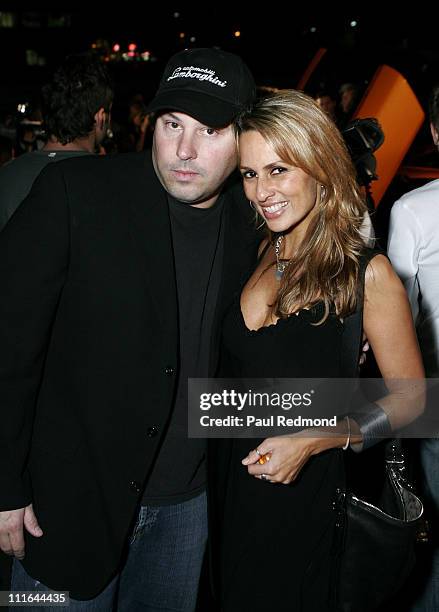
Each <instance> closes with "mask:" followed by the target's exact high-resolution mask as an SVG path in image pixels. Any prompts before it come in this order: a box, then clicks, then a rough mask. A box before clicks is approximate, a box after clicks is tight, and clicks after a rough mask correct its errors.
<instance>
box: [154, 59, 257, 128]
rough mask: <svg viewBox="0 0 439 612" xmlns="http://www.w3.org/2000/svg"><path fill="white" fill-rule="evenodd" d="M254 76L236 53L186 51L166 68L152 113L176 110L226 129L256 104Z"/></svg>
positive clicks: (172, 60) (210, 124) (212, 125)
mask: <svg viewBox="0 0 439 612" xmlns="http://www.w3.org/2000/svg"><path fill="white" fill-rule="evenodd" d="M255 95H256V85H255V81H254V79H253V76H252V74H251V72H250V70H249V69H248V67H247V66H246V64H245V63H244V62H243V61H242V59H241V58H240V57H239V56H238V55H235V54H233V53H228V52H227V51H221V50H219V49H208V48H206V49H185V50H184V51H180V52H179V53H176V54H175V55H173V56H172V57H171V59H170V60H169V62H168V63H167V65H166V68H165V70H164V73H163V76H162V78H161V81H160V85H159V88H158V90H157V92H156V95H155V98H153V100H152V101H151V102H150V103H149V105H148V107H147V110H148V112H159V111H165V110H169V111H171V110H174V111H178V112H181V113H186V114H187V115H190V116H191V117H193V118H194V119H197V121H200V122H201V123H204V124H205V125H208V126H211V127H222V126H224V125H228V124H229V123H231V122H232V121H233V120H234V119H235V117H236V116H237V115H238V114H239V113H240V112H241V111H243V110H245V109H246V108H248V107H249V106H250V105H251V103H252V102H253V101H254V98H255Z"/></svg>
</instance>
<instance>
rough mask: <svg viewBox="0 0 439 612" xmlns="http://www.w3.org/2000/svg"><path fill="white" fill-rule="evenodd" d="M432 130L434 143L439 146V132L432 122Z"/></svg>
mask: <svg viewBox="0 0 439 612" xmlns="http://www.w3.org/2000/svg"><path fill="white" fill-rule="evenodd" d="M430 131H431V135H432V137H433V142H434V144H435V145H436V146H439V132H438V131H437V128H436V127H435V126H434V125H433V124H432V123H430Z"/></svg>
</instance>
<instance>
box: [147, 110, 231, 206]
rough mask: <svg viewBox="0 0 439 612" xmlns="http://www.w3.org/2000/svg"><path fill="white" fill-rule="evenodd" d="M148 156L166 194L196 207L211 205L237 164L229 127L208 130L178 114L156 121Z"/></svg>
mask: <svg viewBox="0 0 439 612" xmlns="http://www.w3.org/2000/svg"><path fill="white" fill-rule="evenodd" d="M152 157H153V163H154V168H155V171H156V173H157V176H158V177H159V179H160V182H161V183H162V185H163V187H164V188H165V189H166V191H167V192H168V193H169V194H170V195H172V196H173V197H174V198H176V199H177V200H180V201H181V202H186V203H187V204H191V205H193V206H197V207H198V208H208V207H209V206H212V204H214V202H215V200H216V199H217V197H218V194H219V192H220V191H221V187H222V186H223V184H224V181H225V180H226V179H227V177H228V176H229V175H230V174H231V173H232V172H233V170H234V169H235V167H236V165H237V161H238V160H237V151H236V143H235V137H234V133H233V129H232V126H231V125H228V126H227V127H224V128H211V127H209V126H206V125H203V124H202V123H200V122H199V121H197V120H196V119H194V118H193V117H190V116H189V115H186V114H184V113H178V112H168V113H165V114H163V115H161V116H160V117H159V118H158V119H157V121H156V125H155V130H154V141H153V147H152Z"/></svg>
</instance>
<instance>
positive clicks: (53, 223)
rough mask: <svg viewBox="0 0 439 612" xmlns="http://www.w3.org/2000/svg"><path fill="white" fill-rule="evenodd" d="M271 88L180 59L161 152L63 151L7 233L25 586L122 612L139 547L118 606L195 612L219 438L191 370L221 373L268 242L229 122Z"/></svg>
mask: <svg viewBox="0 0 439 612" xmlns="http://www.w3.org/2000/svg"><path fill="white" fill-rule="evenodd" d="M254 92H255V86H254V81H253V78H252V76H251V74H250V72H249V70H248V68H247V67H246V66H245V65H244V63H243V62H242V60H241V59H240V58H238V57H237V56H235V55H232V54H229V53H225V52H222V51H217V50H214V49H192V50H186V51H183V52H180V53H178V54H176V55H175V56H174V57H173V58H171V60H170V61H169V62H168V65H167V66H166V68H165V72H164V75H163V77H162V80H161V83H160V87H159V90H158V92H157V95H156V97H155V99H154V100H153V102H152V104H151V105H150V108H149V111H154V112H155V113H156V114H157V120H156V126H155V132H154V143H153V151H152V159H151V157H150V155H149V154H146V155H145V154H138V155H137V154H131V155H130V154H128V155H121V156H118V157H114V158H105V157H104V158H83V159H81V160H75V162H74V163H73V162H71V161H70V160H67V161H65V162H63V163H60V164H54V165H53V166H52V165H51V166H50V167H48V168H46V169H45V170H44V171H43V173H42V174H41V176H40V177H39V178H38V179H37V181H36V182H35V185H34V187H33V189H32V191H31V193H30V195H29V197H28V198H27V199H26V200H25V202H24V203H23V204H22V206H20V208H19V210H18V211H17V212H16V214H15V215H14V217H13V218H12V219H11V221H10V222H9V223H8V225H7V226H6V228H5V229H4V230H3V232H2V234H1V235H0V285H1V286H2V287H3V291H2V300H1V301H0V406H1V410H2V417H1V419H2V428H1V432H0V436H1V440H0V510H1V511H2V512H0V547H1V548H2V550H4V551H6V552H9V553H10V554H13V555H15V557H17V558H18V559H21V560H22V563H21V562H19V561H18V560H15V561H14V574H13V588H15V589H18V588H20V589H22V590H34V589H37V590H39V589H44V588H45V587H43V586H42V585H47V586H48V587H51V588H55V589H58V590H69V591H70V596H71V597H73V598H74V599H75V600H77V601H75V602H74V605H75V606H76V607H75V608H74V609H78V610H79V609H81V610H86V609H91V607H92V609H93V610H101V609H102V610H109V609H111V606H112V605H113V603H114V597H115V591H116V587H117V583H118V579H119V574H120V572H121V568H122V558H123V556H124V555H126V562H125V565H124V568H123V570H122V574H121V576H120V585H119V588H120V593H119V602H118V610H134V609H144V610H149V611H154V610H158V609H160V610H168V609H169V610H171V609H172V610H185V611H186V610H193V609H194V606H195V599H196V591H197V584H198V578H199V573H200V567H201V562H202V557H203V552H204V547H205V540H206V499H205V493H204V487H205V474H204V471H205V470H204V451H205V448H204V444H203V443H202V442H201V441H199V440H196V439H188V438H187V378H188V377H189V376H201V377H203V376H208V375H209V374H212V373H213V371H214V369H215V364H216V359H217V344H218V331H219V321H220V320H221V316H222V313H223V311H224V308H225V307H226V305H227V304H228V303H229V302H230V299H231V297H232V295H234V294H235V293H236V292H237V291H238V290H239V288H240V286H241V284H242V282H243V280H244V277H245V275H246V273H247V272H248V270H249V268H250V266H251V264H252V262H253V261H254V258H255V255H256V248H257V237H256V235H255V231H254V225H253V223H252V214H251V210H250V208H249V207H248V204H247V202H246V201H244V199H243V194H242V189H241V187H240V185H234V184H233V182H230V183H229V181H228V178H229V176H230V175H231V173H232V171H233V169H234V168H235V167H236V163H237V153H236V146H235V138H234V133H233V128H232V125H231V122H232V120H233V119H234V117H235V116H236V115H237V114H238V113H239V112H240V111H242V110H243V109H244V108H245V107H246V106H248V105H249V104H250V103H251V101H252V100H253V97H254ZM139 504H142V505H141V509H140V512H139V513H138V517H137V521H136V511H138V510H139ZM133 523H135V526H134V529H133ZM23 525H24V529H23ZM23 531H24V540H23ZM129 537H131V544H130V546H129V548H127V546H126V545H127V540H128V538H129ZM40 583H42V584H40ZM79 600H89V601H88V602H87V601H84V602H81V601H79ZM90 600H91V601H90ZM88 605H89V606H90V608H88V607H87V606H88Z"/></svg>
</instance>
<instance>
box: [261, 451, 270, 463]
mask: <svg viewBox="0 0 439 612" xmlns="http://www.w3.org/2000/svg"><path fill="white" fill-rule="evenodd" d="M258 455H260V457H259V459H258V463H259V464H260V465H264V463H268V462H269V461H270V457H271V453H265V455H261V454H260V453H258Z"/></svg>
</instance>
